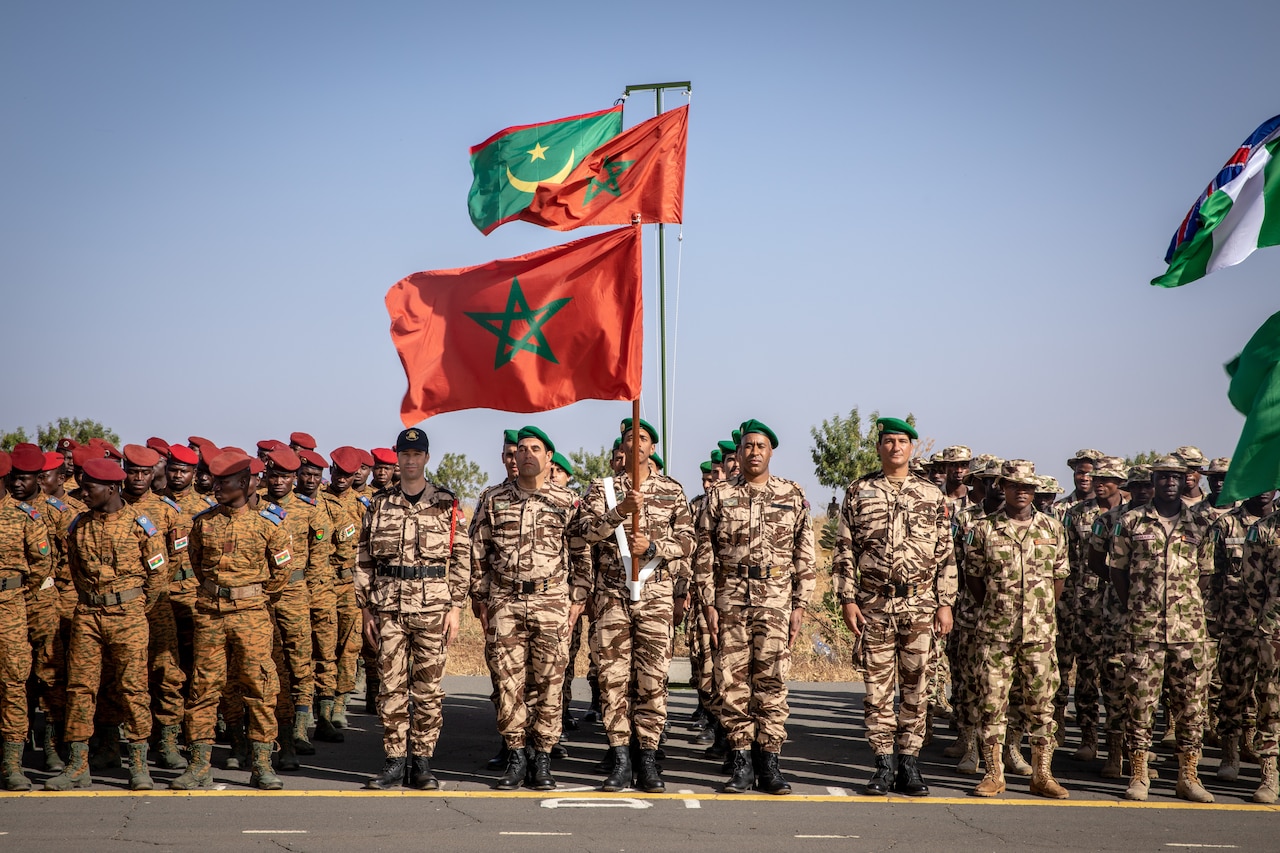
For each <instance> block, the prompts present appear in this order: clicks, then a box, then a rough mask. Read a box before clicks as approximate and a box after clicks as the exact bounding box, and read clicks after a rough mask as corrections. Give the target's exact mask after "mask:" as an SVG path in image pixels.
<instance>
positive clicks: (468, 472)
mask: <svg viewBox="0 0 1280 853" xmlns="http://www.w3.org/2000/svg"><path fill="white" fill-rule="evenodd" d="M427 478H428V479H430V480H431V482H433V483H435V484H436V485H437V486H443V487H444V488H446V489H448V490H449V491H451V492H453V493H454V494H455V495H457V497H458V499H459V500H464V501H469V500H475V499H476V498H478V497H479V496H480V490H481V489H482V488H484V484H485V483H487V482H489V475H488V474H486V473H485V472H483V471H481V470H480V466H479V465H478V464H476V463H475V462H471V461H469V460H468V459H467V455H466V454H465V453H446V454H445V455H444V456H442V457H440V464H439V465H437V466H436V470H435V473H432V472H431V471H428V472H427Z"/></svg>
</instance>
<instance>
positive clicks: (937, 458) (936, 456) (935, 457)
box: [920, 450, 946, 465]
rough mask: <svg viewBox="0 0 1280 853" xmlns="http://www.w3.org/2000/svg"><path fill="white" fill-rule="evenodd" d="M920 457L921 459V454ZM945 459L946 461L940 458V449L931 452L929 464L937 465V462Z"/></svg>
mask: <svg viewBox="0 0 1280 853" xmlns="http://www.w3.org/2000/svg"><path fill="white" fill-rule="evenodd" d="M920 458H921V459H923V458H924V457H923V456H922V457H920ZM945 461H946V460H945V459H943V458H942V451H941V450H939V451H938V452H937V453H935V454H933V455H932V456H930V457H929V464H930V465H937V464H939V463H941V462H945Z"/></svg>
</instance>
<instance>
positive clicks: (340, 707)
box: [329, 693, 351, 729]
mask: <svg viewBox="0 0 1280 853" xmlns="http://www.w3.org/2000/svg"><path fill="white" fill-rule="evenodd" d="M349 695H351V694H349V693H339V694H338V695H336V696H334V697H333V713H332V714H331V715H330V717H329V722H331V723H333V727H334V728H335V729H345V728H346V727H347V697H348V696H349Z"/></svg>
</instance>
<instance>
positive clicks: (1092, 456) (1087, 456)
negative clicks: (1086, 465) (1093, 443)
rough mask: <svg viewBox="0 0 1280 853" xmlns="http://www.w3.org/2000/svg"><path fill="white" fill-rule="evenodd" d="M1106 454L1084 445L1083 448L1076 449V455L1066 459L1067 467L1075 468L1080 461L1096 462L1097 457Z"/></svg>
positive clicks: (1099, 457)
mask: <svg viewBox="0 0 1280 853" xmlns="http://www.w3.org/2000/svg"><path fill="white" fill-rule="evenodd" d="M1106 455H1107V454H1105V453H1103V452H1102V451H1101V450H1093V449H1092V448H1088V447H1086V448H1085V449H1083V450H1077V451H1076V455H1075V456H1072V457H1071V458H1070V459H1068V460H1067V467H1068V468H1071V469H1072V470H1075V467H1076V465H1077V464H1079V463H1081V462H1093V463H1097V461H1098V460H1099V459H1101V458H1102V457H1104V456H1106Z"/></svg>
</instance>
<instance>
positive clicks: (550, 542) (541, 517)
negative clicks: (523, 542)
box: [533, 508, 568, 556]
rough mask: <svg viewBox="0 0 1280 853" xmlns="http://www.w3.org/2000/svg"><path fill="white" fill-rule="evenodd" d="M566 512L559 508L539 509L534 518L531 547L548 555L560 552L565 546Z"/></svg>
mask: <svg viewBox="0 0 1280 853" xmlns="http://www.w3.org/2000/svg"><path fill="white" fill-rule="evenodd" d="M567 522H568V513H567V512H566V511H565V510H561V509H551V508H546V509H540V510H538V514H537V516H536V518H535V520H534V532H533V535H534V540H533V547H534V550H535V551H536V552H538V553H539V554H546V555H548V556H551V555H556V554H559V553H561V552H562V551H563V550H564V547H565V525H566V523H567Z"/></svg>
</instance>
